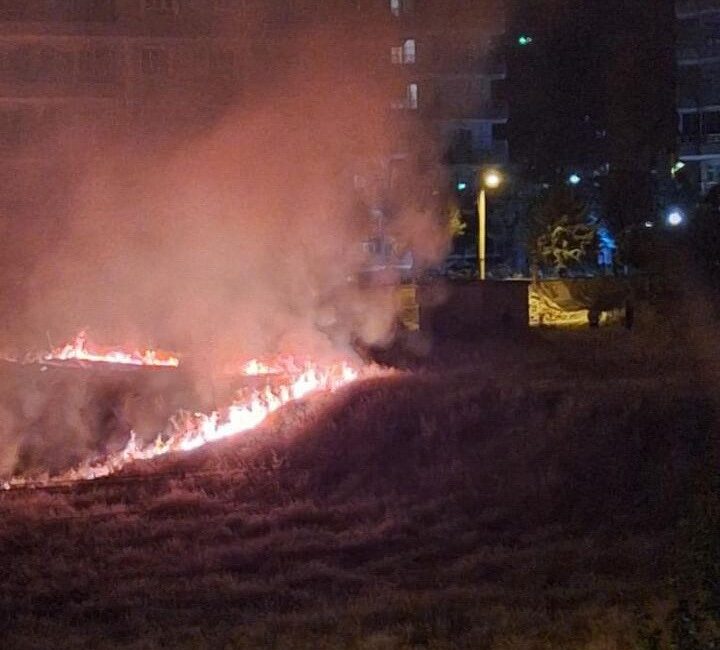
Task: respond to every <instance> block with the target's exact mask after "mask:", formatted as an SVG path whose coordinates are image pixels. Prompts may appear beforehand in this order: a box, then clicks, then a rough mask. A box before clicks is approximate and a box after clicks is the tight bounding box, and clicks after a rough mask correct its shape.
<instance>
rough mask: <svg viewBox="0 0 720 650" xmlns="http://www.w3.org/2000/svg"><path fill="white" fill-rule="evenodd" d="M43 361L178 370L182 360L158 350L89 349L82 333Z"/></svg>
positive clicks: (44, 357) (46, 356)
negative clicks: (115, 364) (87, 362)
mask: <svg viewBox="0 0 720 650" xmlns="http://www.w3.org/2000/svg"><path fill="white" fill-rule="evenodd" d="M42 359H43V361H91V362H101V363H119V364H125V365H131V366H164V367H170V368H177V367H178V366H179V365H180V360H179V359H178V358H177V357H175V356H173V355H171V354H167V353H164V352H160V351H158V350H143V351H138V350H135V351H134V352H125V351H123V350H112V349H110V350H100V349H99V348H95V349H91V348H90V347H88V341H87V333H86V332H85V331H82V332H80V333H79V334H78V335H77V336H76V337H75V338H74V339H73V340H72V342H71V343H68V344H66V345H64V346H63V347H61V348H55V349H54V350H53V351H52V352H49V353H48V354H45V355H43V357H42Z"/></svg>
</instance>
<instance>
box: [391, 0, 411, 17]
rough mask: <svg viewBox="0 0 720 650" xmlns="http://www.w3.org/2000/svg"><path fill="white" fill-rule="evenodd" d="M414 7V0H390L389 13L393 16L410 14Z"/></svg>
mask: <svg viewBox="0 0 720 650" xmlns="http://www.w3.org/2000/svg"><path fill="white" fill-rule="evenodd" d="M414 9H415V2H414V0H390V13H391V14H392V15H393V16H400V15H401V14H411V13H412V12H413V10H414Z"/></svg>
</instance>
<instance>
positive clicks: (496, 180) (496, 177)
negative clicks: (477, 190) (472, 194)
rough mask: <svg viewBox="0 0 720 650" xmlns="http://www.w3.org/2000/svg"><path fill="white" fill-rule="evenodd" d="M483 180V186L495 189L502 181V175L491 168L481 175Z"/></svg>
mask: <svg viewBox="0 0 720 650" xmlns="http://www.w3.org/2000/svg"><path fill="white" fill-rule="evenodd" d="M483 182H484V183H485V187H489V188H490V189H495V188H496V187H500V184H501V183H502V176H501V175H500V172H498V171H495V170H491V171H489V172H486V173H485V175H484V176H483Z"/></svg>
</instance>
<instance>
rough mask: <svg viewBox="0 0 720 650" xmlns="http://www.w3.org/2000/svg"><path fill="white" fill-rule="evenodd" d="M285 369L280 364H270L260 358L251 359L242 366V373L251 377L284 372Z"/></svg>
mask: <svg viewBox="0 0 720 650" xmlns="http://www.w3.org/2000/svg"><path fill="white" fill-rule="evenodd" d="M282 371H283V369H282V368H281V367H279V366H269V365H267V364H265V363H263V362H262V361H259V360H258V359H251V360H250V361H248V362H247V363H246V364H245V365H244V366H243V367H242V374H244V375H248V376H250V377H257V376H259V375H274V374H277V373H280V372H282Z"/></svg>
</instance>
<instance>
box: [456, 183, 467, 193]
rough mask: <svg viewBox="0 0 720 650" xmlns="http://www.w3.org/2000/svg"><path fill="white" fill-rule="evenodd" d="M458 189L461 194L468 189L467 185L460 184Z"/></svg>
mask: <svg viewBox="0 0 720 650" xmlns="http://www.w3.org/2000/svg"><path fill="white" fill-rule="evenodd" d="M457 188H458V190H459V191H460V192H462V191H464V190H466V189H467V183H458V184H457Z"/></svg>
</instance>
